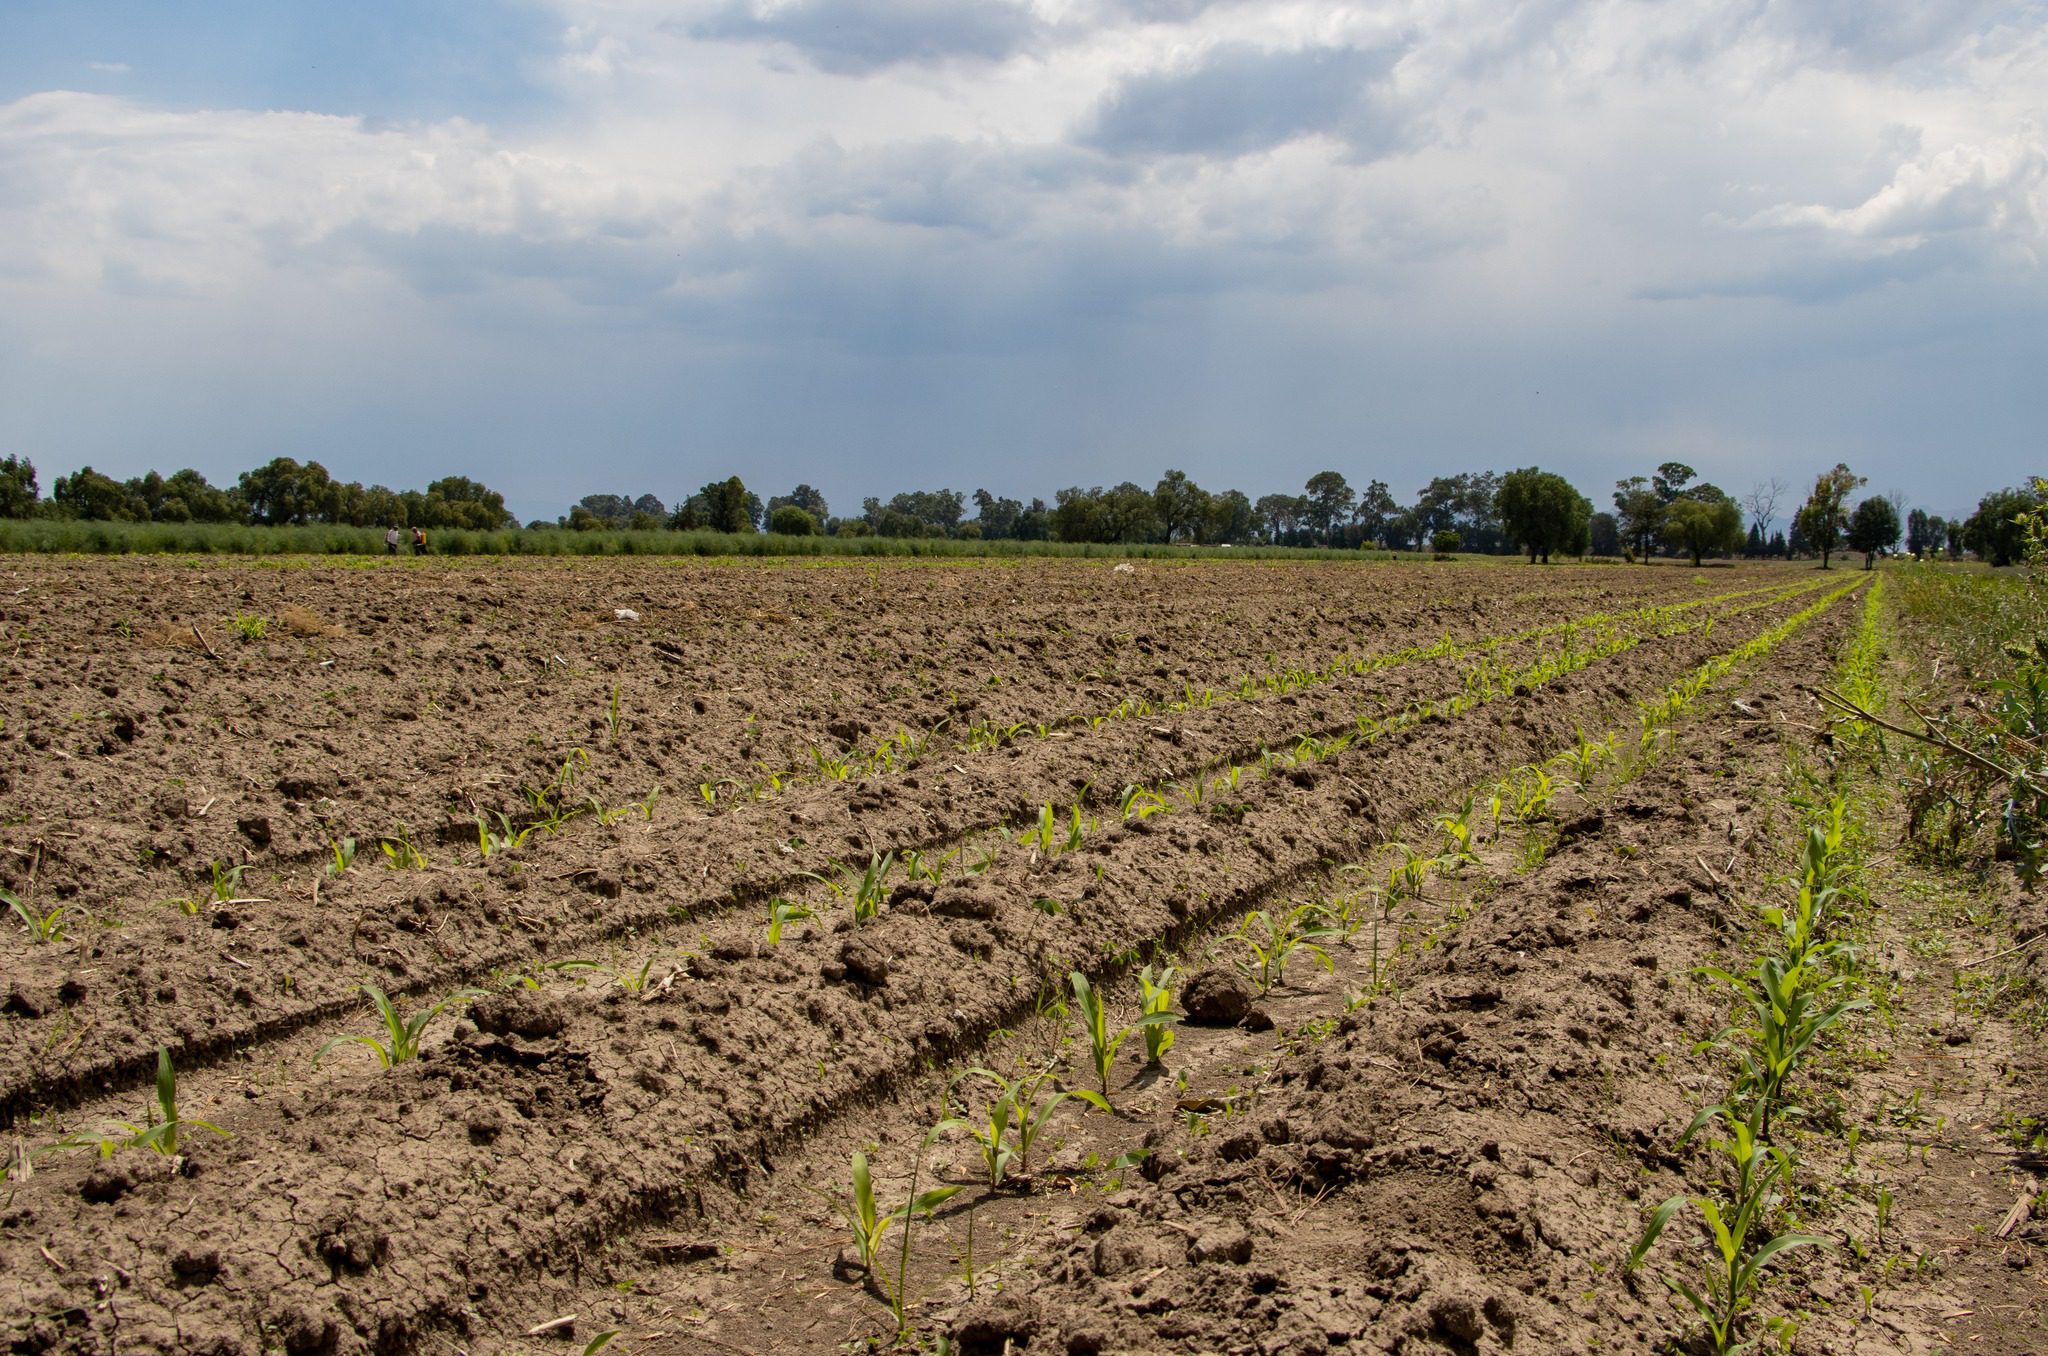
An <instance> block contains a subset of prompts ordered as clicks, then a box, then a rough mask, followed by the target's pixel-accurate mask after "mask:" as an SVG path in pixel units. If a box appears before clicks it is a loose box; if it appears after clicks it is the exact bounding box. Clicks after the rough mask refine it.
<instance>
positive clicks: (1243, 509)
mask: <svg viewBox="0 0 2048 1356" xmlns="http://www.w3.org/2000/svg"><path fill="white" fill-rule="evenodd" d="M1258 524H1259V515H1258V510H1257V509H1255V508H1253V507H1252V501H1251V498H1250V496H1248V495H1247V494H1245V492H1244V491H1243V490H1225V491H1224V492H1223V493H1221V494H1218V495H1212V496H1210V498H1209V519H1208V522H1207V523H1206V524H1205V525H1204V526H1203V530H1202V540H1203V541H1204V542H1205V543H1207V544H1209V545H1212V546H1225V545H1235V544H1237V543H1240V542H1248V541H1250V540H1251V539H1252V538H1253V536H1254V535H1256V534H1257V532H1258Z"/></svg>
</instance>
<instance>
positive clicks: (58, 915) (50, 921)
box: [0, 889, 65, 945]
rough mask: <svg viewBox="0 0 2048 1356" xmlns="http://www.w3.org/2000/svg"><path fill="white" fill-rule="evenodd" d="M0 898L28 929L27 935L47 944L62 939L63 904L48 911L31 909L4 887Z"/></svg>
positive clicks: (0, 890)
mask: <svg viewBox="0 0 2048 1356" xmlns="http://www.w3.org/2000/svg"><path fill="white" fill-rule="evenodd" d="M0 900H5V901H6V902H7V907H8V908H9V909H10V910H11V911H12V912H13V913H14V916H15V917H16V918H19V919H20V920H21V924H22V926H23V927H25V928H27V929H28V935H29V936H31V937H33V938H35V939H36V940H37V941H38V942H41V943H43V944H44V945H49V944H51V943H55V942H61V941H63V940H64V914H65V906H64V905H62V904H59V905H58V906H57V907H56V908H54V909H52V910H51V911H50V912H48V913H43V912H41V911H39V910H36V909H31V908H30V907H29V906H28V905H26V904H24V903H22V902H21V900H20V899H19V898H18V897H17V896H16V895H15V894H14V892H13V891H11V890H5V889H0Z"/></svg>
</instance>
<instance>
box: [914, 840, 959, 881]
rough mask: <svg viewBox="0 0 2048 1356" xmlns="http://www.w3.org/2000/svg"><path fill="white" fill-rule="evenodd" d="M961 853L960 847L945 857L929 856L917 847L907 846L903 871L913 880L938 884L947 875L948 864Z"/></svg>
mask: <svg viewBox="0 0 2048 1356" xmlns="http://www.w3.org/2000/svg"><path fill="white" fill-rule="evenodd" d="M959 855H960V849H959V848H954V849H953V850H952V851H951V852H948V853H947V854H946V855H945V856H943V857H929V856H926V855H925V854H924V853H922V852H919V851H918V850H917V849H916V848H906V849H904V851H903V872H904V874H905V875H906V876H908V877H909V878H910V879H911V880H913V881H929V882H931V883H932V884H933V885H937V884H939V882H940V880H941V878H942V877H943V876H944V875H945V872H946V866H947V864H948V863H950V862H951V861H952V860H953V859H954V858H955V857H957V856H959Z"/></svg>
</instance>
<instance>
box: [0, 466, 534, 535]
mask: <svg viewBox="0 0 2048 1356" xmlns="http://www.w3.org/2000/svg"><path fill="white" fill-rule="evenodd" d="M33 517H52V518H81V519H90V520H96V521H102V522H122V523H257V524H263V525H266V526H288V525H296V524H304V523H343V524H346V525H348V526H351V527H421V528H446V527H459V528H472V529H477V530H480V531H494V530H496V529H498V528H502V527H511V526H514V525H515V520H514V519H513V517H512V515H511V514H510V513H509V512H507V511H506V509H505V497H504V496H503V495H501V494H499V493H498V492H497V491H495V490H492V489H490V488H488V487H487V486H484V485H480V484H478V483H477V482H476V481H474V480H470V479H468V478H467V477H465V476H448V477H446V478H444V479H441V480H437V481H435V482H434V483H433V484H431V485H429V486H427V488H426V490H425V491H424V492H422V491H419V490H392V489H387V488H385V487H384V486H382V485H371V486H369V487H367V488H365V487H364V486H363V485H361V484H359V483H357V482H355V481H340V480H336V479H334V478H333V477H332V476H330V475H329V474H328V473H327V468H326V467H324V466H322V465H321V464H320V463H319V462H317V461H309V462H307V463H305V464H304V465H300V464H299V463H298V462H296V461H294V460H293V459H292V458H290V457H278V458H276V459H275V460H273V461H271V462H269V463H267V464H266V465H263V466H259V467H257V468H256V469H255V470H253V471H244V472H243V473H242V474H241V475H240V476H239V477H237V479H236V481H235V484H234V486H233V487H232V488H230V489H220V488H217V487H215V486H214V485H212V484H209V483H208V482H207V479H206V477H205V476H203V475H201V474H199V472H197V471H194V470H190V469H187V470H183V471H177V472H174V473H173V474H171V475H169V476H164V475H159V474H158V473H157V472H155V471H151V472H149V474H147V475H143V476H138V477H136V478H135V479H133V480H115V479H114V478H113V477H112V476H107V475H102V474H100V473H99V472H98V471H95V470H93V469H92V467H90V466H86V467H81V468H80V469H79V470H77V471H75V472H73V473H72V474H70V475H68V476H59V477H57V481H56V483H55V484H54V485H52V486H51V487H50V497H49V498H48V499H42V498H39V497H38V495H37V486H36V468H35V465H34V464H33V463H32V462H29V461H28V460H26V459H25V458H20V457H8V458H5V459H4V460H0V518H33Z"/></svg>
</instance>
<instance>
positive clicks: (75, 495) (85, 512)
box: [50, 466, 149, 523]
mask: <svg viewBox="0 0 2048 1356" xmlns="http://www.w3.org/2000/svg"><path fill="white" fill-rule="evenodd" d="M50 498H51V499H53V500H55V501H56V504H57V507H58V508H59V509H60V510H62V512H63V513H64V516H65V517H67V518H85V519H90V520H94V521H99V522H115V523H137V522H148V521H149V510H148V508H147V507H145V506H144V505H143V502H142V500H141V499H140V498H138V497H137V496H135V495H133V494H130V493H129V492H128V487H127V486H126V485H123V484H122V483H121V482H120V481H118V480H115V479H114V478H113V477H112V476H104V475H101V474H100V473H99V472H98V471H95V470H93V469H92V467H90V466H81V467H79V468H78V470H76V471H74V472H72V473H71V474H70V475H68V476H58V477H57V483H56V484H54V485H52V486H51V487H50Z"/></svg>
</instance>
